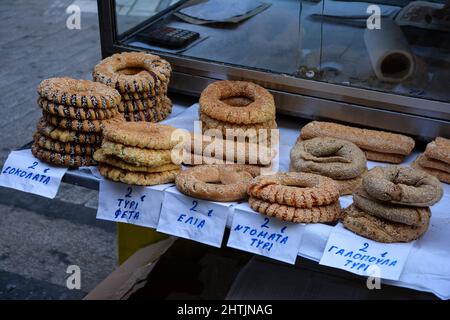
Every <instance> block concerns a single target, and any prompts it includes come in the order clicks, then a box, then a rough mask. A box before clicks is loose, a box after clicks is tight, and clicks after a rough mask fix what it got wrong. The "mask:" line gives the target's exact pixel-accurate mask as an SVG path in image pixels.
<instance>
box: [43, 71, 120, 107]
mask: <svg viewBox="0 0 450 320" xmlns="http://www.w3.org/2000/svg"><path fill="white" fill-rule="evenodd" d="M37 91H38V93H39V95H40V96H41V97H42V98H45V99H47V100H49V101H51V102H54V103H57V104H62V105H68V106H73V107H79V108H102V109H107V108H116V107H117V105H118V104H119V102H120V100H121V96H120V94H119V92H117V91H116V90H114V89H112V88H110V87H108V86H106V85H104V84H101V83H98V82H93V81H89V80H76V79H71V78H50V79H46V80H43V81H42V82H41V83H40V84H39V86H38V88H37Z"/></svg>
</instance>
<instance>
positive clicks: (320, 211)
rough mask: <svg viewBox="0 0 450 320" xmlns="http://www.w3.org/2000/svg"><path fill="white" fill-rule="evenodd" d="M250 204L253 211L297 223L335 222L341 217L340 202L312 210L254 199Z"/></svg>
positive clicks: (250, 199)
mask: <svg viewBox="0 0 450 320" xmlns="http://www.w3.org/2000/svg"><path fill="white" fill-rule="evenodd" d="M248 203H249V205H250V207H251V208H252V209H253V210H255V211H257V212H259V213H261V214H264V215H266V216H269V217H276V218H278V219H281V220H284V221H291V222H296V223H318V222H322V223H324V222H333V221H336V220H338V219H339V218H340V215H341V206H340V204H339V201H335V202H333V203H332V204H329V205H325V206H314V207H311V208H296V207H292V206H287V205H282V204H278V203H271V202H267V201H263V200H260V199H257V198H254V197H250V198H249V200H248Z"/></svg>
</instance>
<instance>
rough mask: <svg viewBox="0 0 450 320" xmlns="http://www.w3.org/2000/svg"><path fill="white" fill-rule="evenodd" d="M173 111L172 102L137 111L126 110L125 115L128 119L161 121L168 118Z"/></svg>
mask: <svg viewBox="0 0 450 320" xmlns="http://www.w3.org/2000/svg"><path fill="white" fill-rule="evenodd" d="M171 112H172V103H171V102H170V100H169V103H167V102H166V103H165V104H162V105H161V106H155V107H153V108H149V109H146V110H141V111H136V112H124V113H123V116H124V118H125V120H127V121H147V122H160V121H162V120H164V119H166V118H167V117H168V116H169V114H170V113H171Z"/></svg>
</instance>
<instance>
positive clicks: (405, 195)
mask: <svg viewBox="0 0 450 320" xmlns="http://www.w3.org/2000/svg"><path fill="white" fill-rule="evenodd" d="M362 185H363V186H364V189H365V190H366V191H367V193H368V194H369V196H370V197H372V198H374V199H378V200H381V201H386V202H389V203H396V204H403V205H409V206H417V207H428V206H432V205H433V204H435V203H436V202H438V201H439V200H440V199H441V198H442V195H443V190H442V184H441V183H440V181H439V180H438V179H437V178H436V177H433V176H432V175H430V174H428V173H426V172H424V171H421V170H417V169H414V168H411V167H401V166H388V167H375V168H373V169H372V170H370V171H369V172H367V173H366V174H365V175H364V177H363V182H362Z"/></svg>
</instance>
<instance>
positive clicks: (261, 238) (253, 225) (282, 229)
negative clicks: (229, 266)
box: [227, 203, 303, 264]
mask: <svg viewBox="0 0 450 320" xmlns="http://www.w3.org/2000/svg"><path fill="white" fill-rule="evenodd" d="M302 227H303V226H302V225H301V224H298V223H291V222H286V221H281V220H279V219H276V218H269V217H266V216H264V215H261V214H259V213H256V212H254V211H253V210H252V209H250V208H249V207H248V204H246V203H245V204H241V205H239V206H237V207H236V208H235V209H234V218H233V223H232V225H231V232H230V237H229V239H228V244H227V246H229V247H232V248H236V249H240V250H244V251H248V252H252V253H256V254H259V255H263V256H266V257H269V258H272V259H276V260H280V261H284V262H287V263H290V264H295V260H296V258H297V253H298V248H299V245H300V240H301V228H302Z"/></svg>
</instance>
